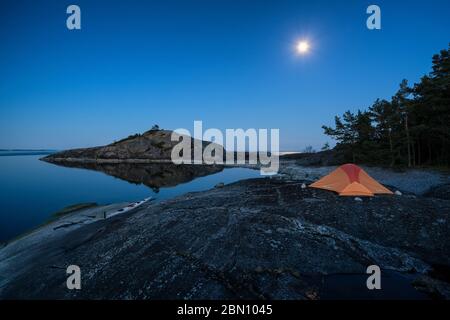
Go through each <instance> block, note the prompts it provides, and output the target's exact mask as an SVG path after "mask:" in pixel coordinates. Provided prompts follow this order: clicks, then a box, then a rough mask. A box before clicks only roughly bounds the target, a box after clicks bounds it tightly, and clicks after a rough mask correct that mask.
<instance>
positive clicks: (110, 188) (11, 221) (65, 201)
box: [0, 151, 260, 242]
mask: <svg viewBox="0 0 450 320" xmlns="http://www.w3.org/2000/svg"><path fill="white" fill-rule="evenodd" d="M46 153H48V152H46V151H39V152H34V151H0V206H1V207H0V242H2V241H7V240H9V239H11V238H13V237H15V236H17V235H19V234H21V233H24V232H26V231H28V230H30V229H33V228H35V227H37V226H38V225H40V224H42V223H44V222H45V221H47V220H48V219H49V218H50V217H51V215H52V214H53V213H54V212H56V211H58V210H60V209H62V208H64V207H67V206H69V205H73V204H77V203H86V202H96V203H98V204H107V203H115V202H122V201H137V200H141V199H144V198H147V197H149V196H153V197H155V198H156V199H158V200H162V199H168V198H171V197H175V196H177V195H181V194H184V193H186V192H190V191H201V190H207V189H210V188H212V187H214V186H215V185H216V184H217V183H220V182H223V183H231V182H235V181H238V180H241V179H247V178H257V177H260V175H259V171H257V170H251V169H244V168H232V169H225V170H223V171H221V172H218V173H214V174H211V175H208V176H204V177H199V178H195V179H194V180H192V181H189V182H185V183H181V184H178V185H176V186H173V187H167V188H164V187H162V188H160V189H159V192H158V193H155V192H154V191H153V190H152V189H151V188H149V187H147V186H145V185H143V184H133V183H129V182H127V181H125V180H121V179H119V178H115V177H113V176H110V175H107V174H105V173H103V172H99V171H93V170H87V169H78V168H67V167H61V166H57V165H53V164H50V163H46V162H43V161H40V160H39V158H41V157H43V156H44V154H46Z"/></svg>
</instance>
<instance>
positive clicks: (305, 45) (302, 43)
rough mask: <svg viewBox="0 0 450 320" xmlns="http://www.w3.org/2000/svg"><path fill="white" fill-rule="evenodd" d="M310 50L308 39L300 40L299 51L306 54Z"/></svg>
mask: <svg viewBox="0 0 450 320" xmlns="http://www.w3.org/2000/svg"><path fill="white" fill-rule="evenodd" d="M308 51H309V43H308V42H307V41H299V42H298V43H297V52H298V53H300V54H305V53H307V52H308Z"/></svg>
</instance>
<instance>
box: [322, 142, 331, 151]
mask: <svg viewBox="0 0 450 320" xmlns="http://www.w3.org/2000/svg"><path fill="white" fill-rule="evenodd" d="M320 150H322V151H327V150H330V144H329V143H328V142H325V144H324V145H323V147H322V149H320Z"/></svg>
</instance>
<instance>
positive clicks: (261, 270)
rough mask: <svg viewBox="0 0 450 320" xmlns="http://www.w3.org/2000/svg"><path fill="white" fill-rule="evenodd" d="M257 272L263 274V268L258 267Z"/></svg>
mask: <svg viewBox="0 0 450 320" xmlns="http://www.w3.org/2000/svg"><path fill="white" fill-rule="evenodd" d="M255 272H257V273H261V272H263V268H262V267H261V266H257V267H256V268H255Z"/></svg>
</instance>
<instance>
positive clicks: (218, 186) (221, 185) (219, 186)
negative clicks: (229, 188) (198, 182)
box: [214, 182, 225, 188]
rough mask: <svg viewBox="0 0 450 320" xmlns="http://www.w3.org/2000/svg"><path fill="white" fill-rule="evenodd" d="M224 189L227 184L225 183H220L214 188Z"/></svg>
mask: <svg viewBox="0 0 450 320" xmlns="http://www.w3.org/2000/svg"><path fill="white" fill-rule="evenodd" d="M223 187H225V183H223V182H220V183H218V184H216V185H215V186H214V188H223Z"/></svg>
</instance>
